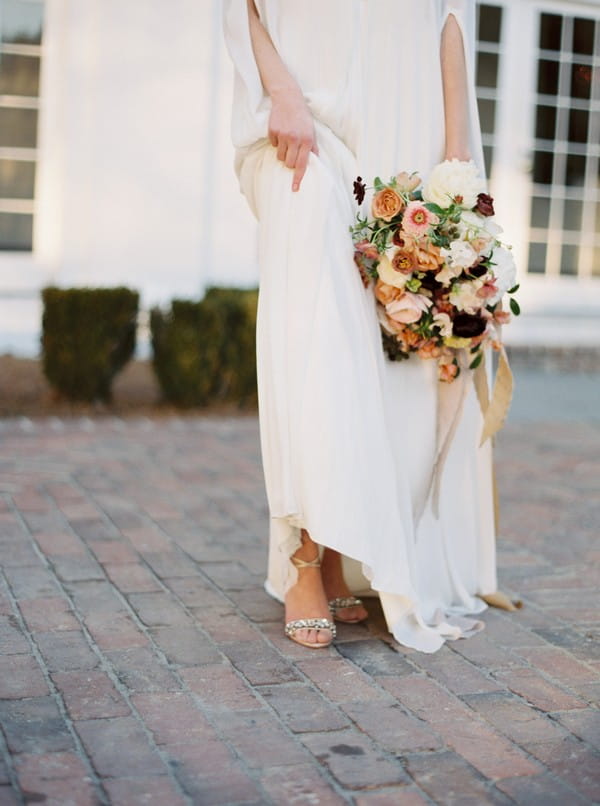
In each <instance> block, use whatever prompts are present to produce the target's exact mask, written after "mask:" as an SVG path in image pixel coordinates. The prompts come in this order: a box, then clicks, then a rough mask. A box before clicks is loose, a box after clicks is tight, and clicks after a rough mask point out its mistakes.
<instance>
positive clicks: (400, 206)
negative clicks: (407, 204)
mask: <svg viewBox="0 0 600 806" xmlns="http://www.w3.org/2000/svg"><path fill="white" fill-rule="evenodd" d="M402 210H404V202H403V201H402V199H401V198H400V196H399V195H398V194H397V193H396V191H395V190H392V188H384V189H383V190H380V191H379V192H378V193H376V194H375V195H374V196H373V201H372V202H371V213H372V215H373V218H383V220H384V221H391V220H392V218H393V217H394V216H395V215H398V213H401V212H402Z"/></svg>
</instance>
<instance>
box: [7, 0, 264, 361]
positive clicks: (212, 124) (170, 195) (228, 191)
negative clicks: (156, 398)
mask: <svg viewBox="0 0 600 806" xmlns="http://www.w3.org/2000/svg"><path fill="white" fill-rule="evenodd" d="M166 9H168V10H167V11H166ZM231 79H232V71H231V66H230V62H229V58H228V56H227V53H226V51H225V48H224V44H223V37H222V31H221V12H220V2H219V0H169V3H168V4H165V2H164V0H128V2H126V3H123V2H122V0H47V2H46V19H45V27H44V39H43V56H42V84H41V90H40V103H41V110H40V119H39V132H38V135H39V146H38V153H39V157H38V176H37V187H36V208H35V220H34V226H35V229H34V251H33V254H31V255H28V254H23V253H1V252H0V351H4V350H6V349H7V348H8V349H10V348H11V347H12V348H13V349H15V350H16V351H18V352H23V351H26V352H31V351H35V350H36V349H37V332H38V331H39V312H40V311H39V302H38V300H37V295H38V292H39V289H40V288H41V287H43V286H44V285H46V284H48V283H56V284H58V285H61V286H69V285H78V286H80V285H90V286H102V285H120V284H124V285H128V286H131V287H133V288H137V289H139V290H141V291H142V295H143V296H142V304H143V305H144V306H146V307H148V306H151V305H153V304H155V303H160V302H166V301H168V300H169V299H171V298H172V297H174V296H181V297H199V296H201V294H202V291H203V289H204V287H205V285H207V284H210V283H218V284H221V285H223V284H228V283H232V284H236V285H242V286H243V285H252V284H255V282H256V277H257V270H256V262H255V246H254V231H255V227H254V222H253V219H252V217H251V215H250V213H249V211H248V209H247V205H246V203H245V201H244V199H243V198H242V197H241V196H240V194H239V190H238V185H237V179H236V177H235V176H234V173H233V169H232V161H233V153H232V148H231V143H230V136H229V116H230V98H231Z"/></svg>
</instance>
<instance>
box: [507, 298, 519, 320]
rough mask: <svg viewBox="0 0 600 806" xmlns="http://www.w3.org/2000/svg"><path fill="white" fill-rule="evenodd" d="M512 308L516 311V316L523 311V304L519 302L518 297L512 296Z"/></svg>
mask: <svg viewBox="0 0 600 806" xmlns="http://www.w3.org/2000/svg"><path fill="white" fill-rule="evenodd" d="M509 304H510V309H511V311H512V312H513V313H514V315H515V316H518V315H519V314H520V313H521V306H520V305H519V303H518V302H517V300H516V299H513V298H512V297H511V298H510V303H509Z"/></svg>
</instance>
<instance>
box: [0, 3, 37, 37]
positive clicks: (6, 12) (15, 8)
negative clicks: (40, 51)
mask: <svg viewBox="0 0 600 806" xmlns="http://www.w3.org/2000/svg"><path fill="white" fill-rule="evenodd" d="M0 11H1V13H0V42H6V43H21V44H27V45H39V44H40V42H41V40H42V21H43V16H44V6H43V3H42V2H34V1H33V0H27V2H24V0H1V2H0Z"/></svg>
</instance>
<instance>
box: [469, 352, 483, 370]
mask: <svg viewBox="0 0 600 806" xmlns="http://www.w3.org/2000/svg"><path fill="white" fill-rule="evenodd" d="M482 361H483V353H478V354H477V355H476V356H475V358H474V359H473V360H472V361H471V363H470V364H469V369H477V367H478V366H479V365H480V364H481V362H482Z"/></svg>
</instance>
